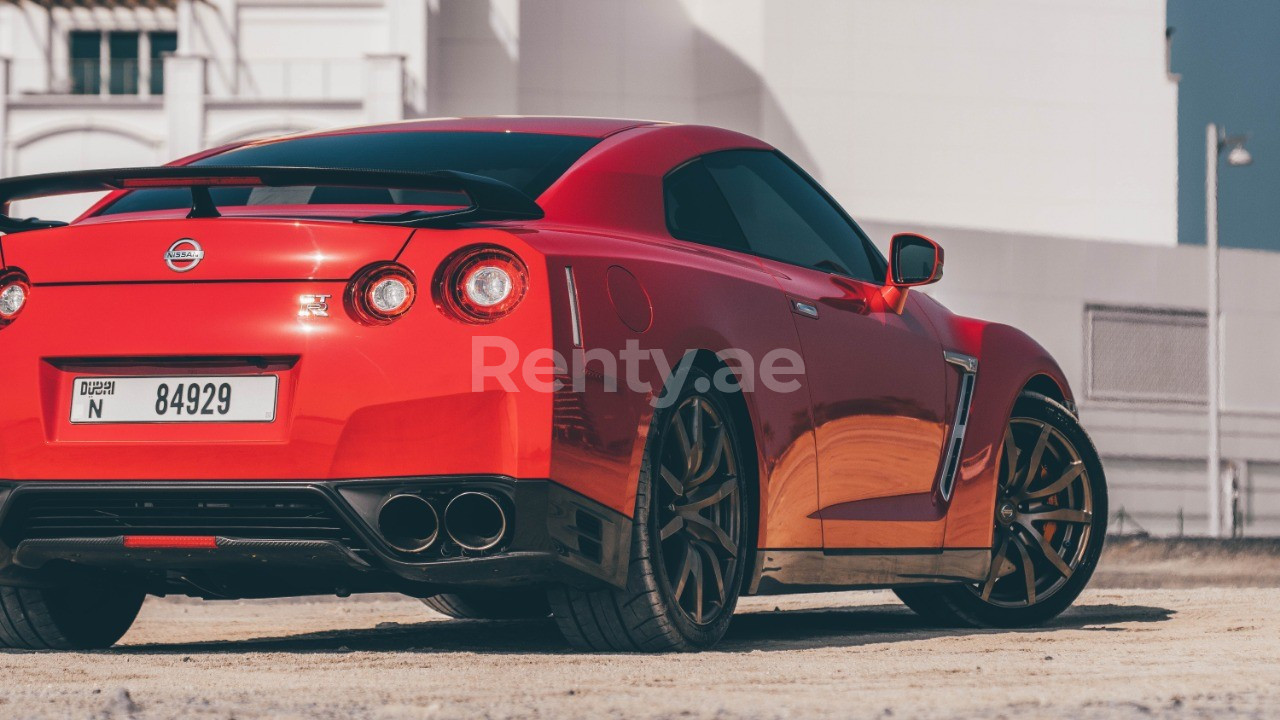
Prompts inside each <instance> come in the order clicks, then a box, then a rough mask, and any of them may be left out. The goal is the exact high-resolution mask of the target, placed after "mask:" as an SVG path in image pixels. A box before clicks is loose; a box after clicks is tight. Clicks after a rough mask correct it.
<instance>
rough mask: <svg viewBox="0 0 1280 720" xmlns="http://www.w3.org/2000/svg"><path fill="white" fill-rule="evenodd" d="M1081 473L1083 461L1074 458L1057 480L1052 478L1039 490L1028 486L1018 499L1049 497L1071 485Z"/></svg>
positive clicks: (1082, 471) (1082, 472)
mask: <svg viewBox="0 0 1280 720" xmlns="http://www.w3.org/2000/svg"><path fill="white" fill-rule="evenodd" d="M1083 474H1084V462H1083V461H1082V460H1076V461H1074V462H1072V463H1071V464H1070V465H1068V466H1067V469H1066V470H1065V471H1063V473H1062V475H1060V476H1059V477H1058V479H1057V480H1054V481H1053V482H1052V483H1049V484H1048V485H1046V486H1045V487H1043V488H1040V489H1039V490H1031V489H1030V488H1028V489H1027V490H1026V491H1025V492H1024V493H1023V494H1022V496H1021V497H1020V498H1019V499H1020V500H1036V499H1039V498H1044V497H1051V496H1053V495H1057V494H1058V493H1060V492H1062V491H1063V490H1066V489H1067V488H1068V487H1069V486H1070V485H1071V483H1073V482H1075V481H1076V478H1078V477H1080V476H1081V475H1083Z"/></svg>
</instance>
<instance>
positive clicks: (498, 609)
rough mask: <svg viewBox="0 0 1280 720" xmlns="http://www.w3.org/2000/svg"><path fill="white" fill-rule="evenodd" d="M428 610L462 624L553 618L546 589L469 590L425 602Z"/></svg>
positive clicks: (437, 596)
mask: <svg viewBox="0 0 1280 720" xmlns="http://www.w3.org/2000/svg"><path fill="white" fill-rule="evenodd" d="M422 602H423V603H425V604H426V606H427V607H429V608H431V609H432V610H435V611H436V612H438V613H440V614H441V615H447V616H449V617H451V618H455V619H458V620H536V619H538V618H545V617H548V616H550V615H551V606H550V605H548V604H547V593H546V591H545V590H543V589H542V588H509V589H494V590H468V591H466V592H459V593H441V594H439V595H435V596H433V597H429V598H423V600H422Z"/></svg>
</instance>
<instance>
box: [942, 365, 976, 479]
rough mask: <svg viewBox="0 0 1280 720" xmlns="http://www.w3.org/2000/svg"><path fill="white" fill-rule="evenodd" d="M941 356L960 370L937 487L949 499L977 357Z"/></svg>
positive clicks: (962, 447)
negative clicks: (949, 430)
mask: <svg viewBox="0 0 1280 720" xmlns="http://www.w3.org/2000/svg"><path fill="white" fill-rule="evenodd" d="M942 355H943V358H944V359H945V360H946V361H947V362H948V363H950V364H951V365H953V366H955V368H956V369H957V370H959V371H960V390H959V392H957V393H956V412H955V419H954V420H953V421H952V423H951V435H950V436H949V437H948V439H947V450H946V461H945V462H944V463H943V466H942V477H941V478H940V479H939V481H938V489H939V490H940V491H941V492H942V499H943V500H950V499H951V493H952V492H953V491H954V490H955V488H956V473H957V472H958V471H959V469H960V456H961V452H962V451H963V450H964V431H965V428H966V427H968V425H969V406H970V405H972V404H973V386H974V383H976V382H977V379H978V359H977V358H974V357H970V356H968V355H961V354H960V353H953V352H944V353H943V354H942Z"/></svg>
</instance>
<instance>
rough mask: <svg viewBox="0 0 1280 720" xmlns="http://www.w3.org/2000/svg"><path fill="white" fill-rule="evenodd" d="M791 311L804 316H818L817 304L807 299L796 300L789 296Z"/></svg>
mask: <svg viewBox="0 0 1280 720" xmlns="http://www.w3.org/2000/svg"><path fill="white" fill-rule="evenodd" d="M791 312H793V313H795V314H797V315H803V316H805V317H810V318H816V317H818V306H817V305H814V304H813V303H811V302H809V301H807V300H797V299H795V298H791Z"/></svg>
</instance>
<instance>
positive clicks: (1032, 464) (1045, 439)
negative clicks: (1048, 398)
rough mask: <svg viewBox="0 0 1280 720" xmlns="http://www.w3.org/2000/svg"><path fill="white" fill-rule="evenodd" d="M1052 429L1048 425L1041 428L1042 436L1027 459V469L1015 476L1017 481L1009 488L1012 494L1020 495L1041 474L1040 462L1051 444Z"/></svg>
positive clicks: (1037, 439)
mask: <svg viewBox="0 0 1280 720" xmlns="http://www.w3.org/2000/svg"><path fill="white" fill-rule="evenodd" d="M1050 430H1051V429H1050V427H1049V426H1048V425H1045V426H1044V427H1042V428H1040V436H1039V437H1038V438H1036V444H1035V446H1034V447H1033V448H1032V449H1031V457H1030V458H1028V459H1027V469H1026V471H1025V472H1023V473H1022V475H1021V476H1015V478H1016V482H1015V483H1014V485H1013V486H1012V487H1010V488H1009V494H1010V495H1014V496H1017V495H1020V494H1021V493H1022V492H1023V490H1024V489H1025V488H1028V487H1030V486H1031V483H1032V482H1033V481H1034V480H1035V476H1036V475H1039V474H1040V463H1041V461H1042V460H1043V459H1044V450H1045V448H1046V447H1048V445H1049V433H1050Z"/></svg>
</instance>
